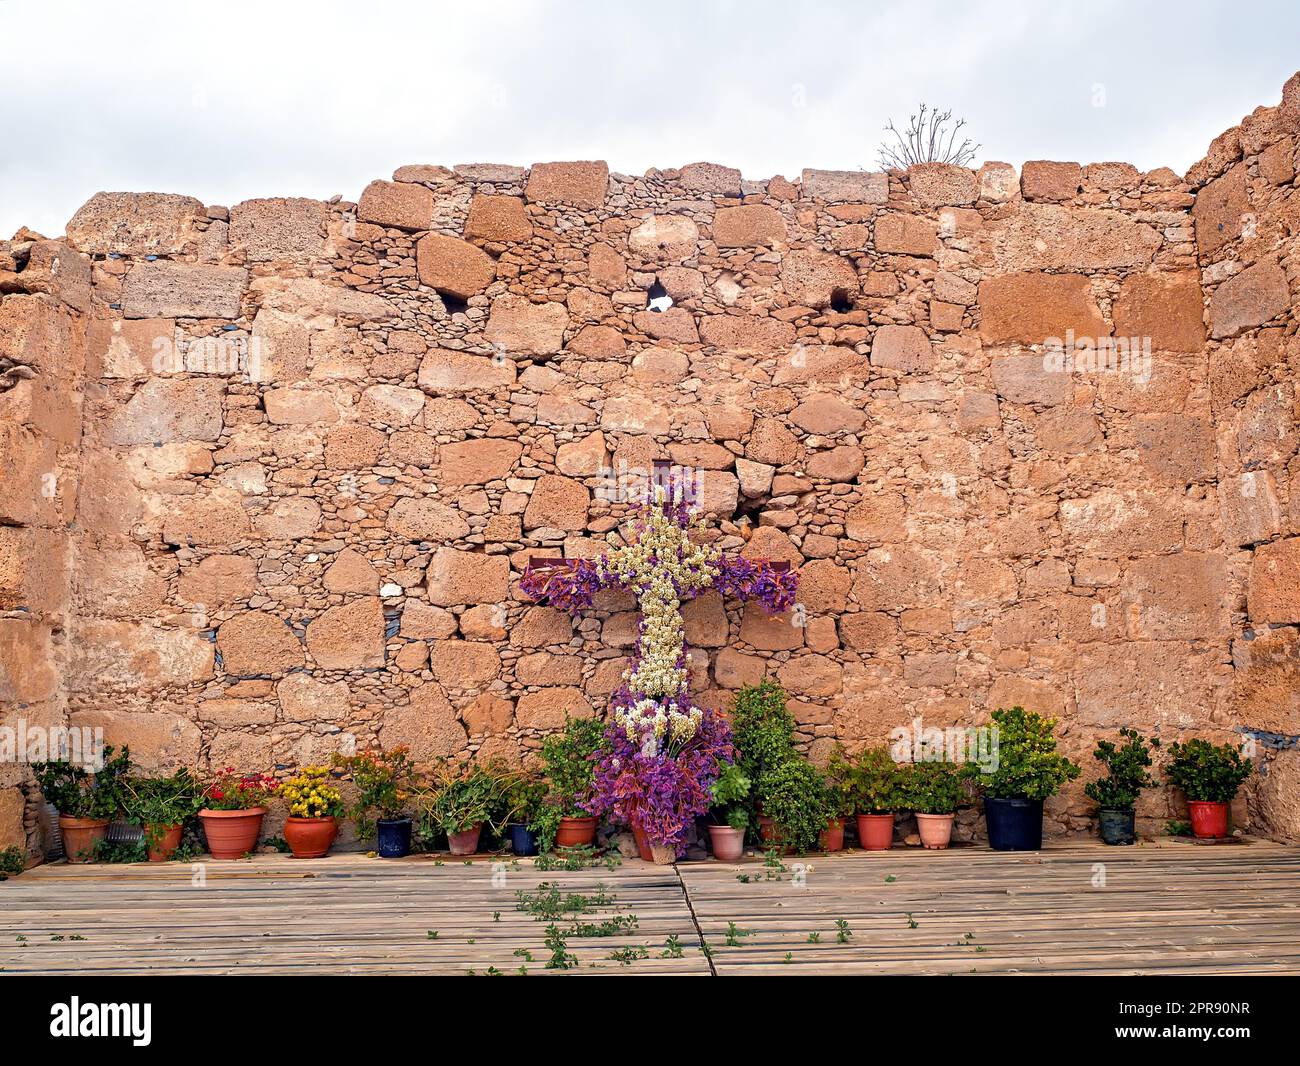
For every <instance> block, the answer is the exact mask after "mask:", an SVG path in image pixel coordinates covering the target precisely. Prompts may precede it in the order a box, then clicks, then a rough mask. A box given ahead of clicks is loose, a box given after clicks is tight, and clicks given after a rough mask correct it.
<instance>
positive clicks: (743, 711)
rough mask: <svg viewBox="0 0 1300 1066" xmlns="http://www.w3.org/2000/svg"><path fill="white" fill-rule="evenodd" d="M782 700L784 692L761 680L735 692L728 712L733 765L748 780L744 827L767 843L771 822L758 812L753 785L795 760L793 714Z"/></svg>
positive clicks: (773, 683) (758, 804)
mask: <svg viewBox="0 0 1300 1066" xmlns="http://www.w3.org/2000/svg"><path fill="white" fill-rule="evenodd" d="M785 699H786V698H785V690H784V689H783V688H781V686H780V685H778V684H776V683H775V682H774V681H769V680H767V679H766V678H765V679H764V680H762V681H760V682H759V683H758V684H757V685H745V686H744V687H743V688H741V689H739V690H738V691H737V692H736V699H735V703H734V704H733V706H732V710H731V733H732V741H733V743H734V744H735V748H736V765H737V766H739V767H740V769H741V770H742V771H743V772H744V774H745V776H746V777H748V778H749V781H750V793H749V806H748V813H749V820H748V828H749V830H750V832H757V833H758V835H759V839H760V840H767V841H769V842H770V841H771V839H772V834H773V832H774V830H773V823H772V819H771V817H770V816H768V815H766V814H765V812H763V811H762V810H761V809H760V808H761V806H762V801H761V799H760V797H759V794H758V790H757V789H756V788H755V787H754V785H755V784H756V783H757V782H758V781H760V780H761V779H762V778H763V776H764V774H766V773H767V772H768V770H773V769H775V768H776V767H778V766H780V765H781V764H782V763H784V762H787V761H788V760H790V759H797V758H798V757H799V751H798V749H797V748H796V747H795V743H794V728H795V721H794V715H793V714H791V713H790V709H789V708H788V707H787V706H786V702H785Z"/></svg>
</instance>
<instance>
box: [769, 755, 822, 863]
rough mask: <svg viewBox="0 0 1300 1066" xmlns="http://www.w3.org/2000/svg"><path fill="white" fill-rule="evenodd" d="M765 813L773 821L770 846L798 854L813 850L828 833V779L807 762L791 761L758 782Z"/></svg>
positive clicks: (780, 765)
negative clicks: (822, 836) (775, 845)
mask: <svg viewBox="0 0 1300 1066" xmlns="http://www.w3.org/2000/svg"><path fill="white" fill-rule="evenodd" d="M758 794H759V802H761V803H762V804H763V814H764V816H765V817H767V818H771V819H772V835H771V838H770V840H769V842H770V843H773V844H777V845H779V846H780V847H782V848H784V849H786V850H789V851H794V852H805V851H812V850H813V849H814V848H816V847H817V845H818V843H819V842H820V840H821V835H822V833H824V832H825V831H826V822H827V818H828V808H827V804H826V780H825V778H824V777H823V776H822V773H821V771H820V770H818V769H817V767H815V766H813V765H812V763H810V762H808V761H807V760H806V759H802V758H795V759H787V760H786V761H785V762H783V763H780V764H778V765H777V766H775V767H773V768H772V769H769V770H768V771H767V772H766V773H765V774H764V775H763V776H762V778H761V779H760V780H759V782H758Z"/></svg>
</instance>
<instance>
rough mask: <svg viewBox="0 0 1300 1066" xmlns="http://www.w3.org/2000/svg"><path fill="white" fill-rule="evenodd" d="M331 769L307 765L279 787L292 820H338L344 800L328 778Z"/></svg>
mask: <svg viewBox="0 0 1300 1066" xmlns="http://www.w3.org/2000/svg"><path fill="white" fill-rule="evenodd" d="M329 773H330V771H329V767H328V766H304V767H302V768H301V769H300V770H299V771H298V774H297V776H296V777H291V778H289V780H288V781H286V782H285V783H284V784H282V785H281V786H280V789H279V792H280V795H281V796H282V797H283V798H284V801H285V802H286V803H287V804H288V805H289V815H290V816H291V817H293V818H337V817H338V816H339V815H341V814H342V813H343V797H342V796H341V795H340V794H339V790H338V789H337V788H336V787H335V786H334V785H333V784H332V783H331V781H330V779H329Z"/></svg>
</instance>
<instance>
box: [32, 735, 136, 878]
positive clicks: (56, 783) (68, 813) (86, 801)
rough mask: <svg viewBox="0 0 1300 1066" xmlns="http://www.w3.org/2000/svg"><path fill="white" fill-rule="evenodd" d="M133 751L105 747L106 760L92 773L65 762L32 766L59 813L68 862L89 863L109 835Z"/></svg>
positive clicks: (43, 792)
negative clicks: (98, 846)
mask: <svg viewBox="0 0 1300 1066" xmlns="http://www.w3.org/2000/svg"><path fill="white" fill-rule="evenodd" d="M130 768H131V752H130V749H129V748H126V747H123V748H122V750H121V751H119V752H117V754H114V752H113V746H112V745H111V744H106V745H105V746H104V752H103V759H102V762H101V763H100V765H99V768H98V769H97V770H95V771H94V772H93V773H92V772H91V771H90V770H88V769H86V768H85V767H84V766H77V765H75V764H73V763H71V762H68V761H67V760H66V759H52V760H50V761H48V762H38V763H33V764H32V772H33V773H34V774H35V775H36V780H37V782H38V783H39V784H40V786H41V792H42V794H43V795H44V796H45V799H46V800H47V801H48V802H50V803H52V804H54V807H55V809H56V810H57V811H58V812H59V834H60V835H61V836H62V837H63V851H64V854H65V855H66V856H67V858H68V862H89V861H90V859H91V857H92V856H93V855H94V852H95V846H96V845H97V844H98V843H99V841H101V840H103V839H104V838H105V836H106V835H107V833H108V823H109V822H110V821H111V820H112V818H113V816H114V815H115V814H117V812H118V809H119V808H120V807H121V805H122V795H123V791H124V782H125V779H126V775H127V772H128V771H129V770H130Z"/></svg>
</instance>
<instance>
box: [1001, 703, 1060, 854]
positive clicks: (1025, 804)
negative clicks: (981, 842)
mask: <svg viewBox="0 0 1300 1066" xmlns="http://www.w3.org/2000/svg"><path fill="white" fill-rule="evenodd" d="M993 727H994V729H995V730H996V734H997V738H998V747H997V755H998V757H997V762H996V764H995V766H994V767H993V768H991V769H988V770H981V772H980V773H979V774H978V775H977V776H976V780H977V781H978V782H979V784H980V786H981V787H982V788H983V790H984V820H985V822H986V823H987V824H988V830H989V847H991V848H992V849H993V850H994V851H1037V850H1038V849H1039V848H1041V847H1042V846H1043V800H1045V799H1047V797H1048V796H1054V795H1055V794H1056V793H1057V792H1059V791H1060V790H1061V786H1062V785H1064V784H1065V783H1066V782H1067V781H1072V780H1074V779H1075V778H1076V777H1078V776H1079V774H1080V772H1081V771H1080V769H1079V767H1078V766H1077V765H1076V764H1075V763H1072V762H1071V761H1070V760H1069V759H1067V758H1066V757H1065V756H1064V755H1061V754H1059V753H1058V752H1057V750H1056V737H1055V735H1054V732H1055V729H1056V719H1054V718H1045V717H1043V716H1042V715H1041V714H1038V713H1037V712H1035V711H1026V710H1025V709H1024V708H1023V707H1012V708H1010V709H1006V708H1002V707H999V708H998V709H997V710H996V711H994V712H993Z"/></svg>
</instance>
